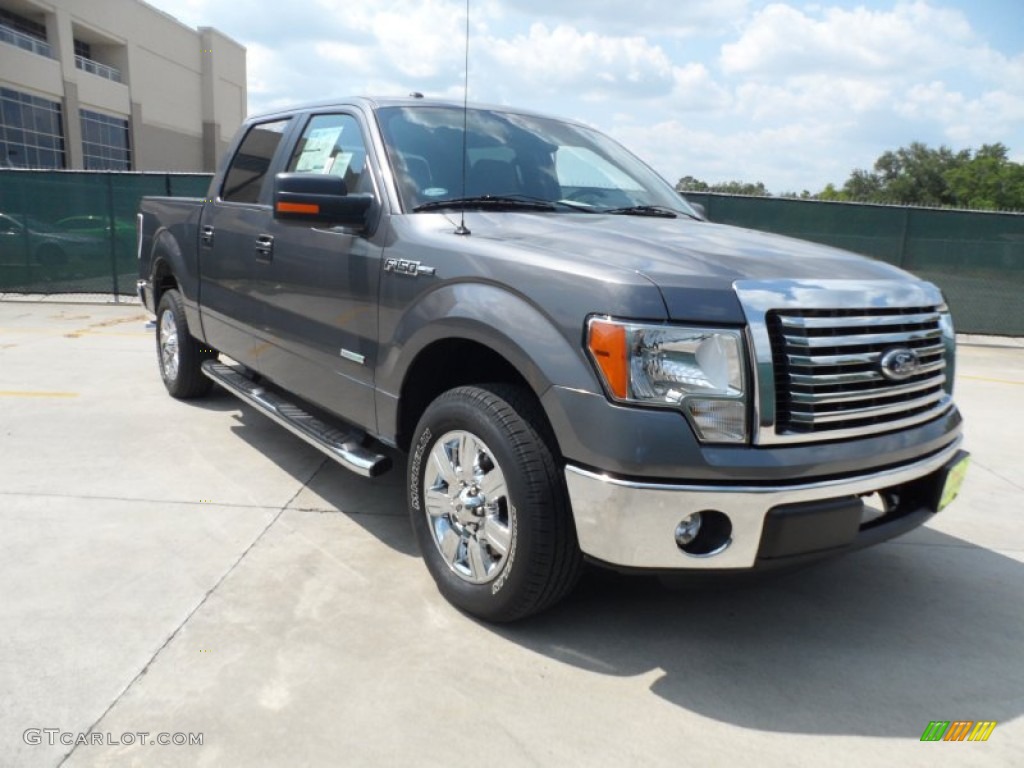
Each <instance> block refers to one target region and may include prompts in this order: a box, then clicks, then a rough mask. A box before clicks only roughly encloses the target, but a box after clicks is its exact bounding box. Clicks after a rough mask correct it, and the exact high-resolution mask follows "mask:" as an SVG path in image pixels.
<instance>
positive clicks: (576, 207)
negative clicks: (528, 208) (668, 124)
mask: <svg viewBox="0 0 1024 768" xmlns="http://www.w3.org/2000/svg"><path fill="white" fill-rule="evenodd" d="M377 117H378V121H379V123H380V127H381V132H382V134H383V137H384V142H385V144H386V145H387V151H388V156H389V158H390V160H391V165H392V167H393V168H394V170H395V177H396V181H397V182H398V187H399V192H400V194H401V196H402V206H403V208H404V209H405V210H406V211H412V210H415V209H417V208H419V207H420V206H423V209H424V210H427V209H432V210H436V209H437V208H439V207H444V205H443V204H444V201H446V200H451V201H457V200H461V199H465V198H477V199H479V198H482V197H498V198H506V199H515V198H521V199H522V200H525V201H533V202H549V203H552V204H553V205H552V206H551V209H550V210H556V211H559V212H569V213H571V212H589V213H600V212H603V211H621V210H623V209H633V208H636V207H654V208H663V209H667V210H669V211H677V212H679V213H681V214H684V215H687V216H695V215H696V214H695V213H694V212H693V210H692V209H691V208H690V207H689V206H688V205H687V203H686V201H685V200H683V198H682V197H680V196H679V194H677V193H676V191H675V190H674V189H672V187H671V186H669V185H668V184H667V183H666V182H665V181H664V180H663V179H662V178H660V177H659V176H658V175H657V174H656V173H654V172H653V171H652V170H651V169H650V168H648V167H647V166H646V165H644V164H643V163H642V162H640V161H639V160H638V159H637V158H636V157H634V156H633V155H632V154H630V153H629V152H628V151H627V150H625V149H624V148H623V147H622V146H620V145H619V144H617V143H615V142H614V141H612V140H611V139H609V138H608V137H606V136H604V135H602V134H600V133H598V132H597V131H594V130H591V129H589V128H585V127H583V126H579V125H574V124H571V123H564V122H561V121H559V120H553V119H550V118H544V117H536V116H533V115H522V114H516V113H511V112H498V111H494V110H487V109H470V110H469V111H468V114H466V115H465V119H466V124H467V125H468V130H467V133H466V142H465V147H466V164H465V170H466V179H465V184H463V178H462V173H463V163H462V161H461V156H462V148H463V141H462V133H463V119H464V115H463V110H462V109H461V108H456V107H428V106H423V107H385V108H382V109H380V110H378V112H377ZM558 203H561V204H562V205H555V204H558ZM453 207H457V205H454V204H453ZM535 209H536V207H535Z"/></svg>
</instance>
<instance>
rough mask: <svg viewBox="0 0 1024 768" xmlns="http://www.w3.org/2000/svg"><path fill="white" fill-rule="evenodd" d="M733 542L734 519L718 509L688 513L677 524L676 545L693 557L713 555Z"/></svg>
mask: <svg viewBox="0 0 1024 768" xmlns="http://www.w3.org/2000/svg"><path fill="white" fill-rule="evenodd" d="M730 544H732V521H731V520H729V516H728V515H726V514H724V513H722V512H719V511H718V510H717V509H704V510H701V511H700V512H694V513H693V514H690V515H687V516H686V517H684V518H683V519H682V520H680V521H679V525H677V526H676V546H677V547H679V549H681V550H682V551H683V552H685V553H686V554H688V555H692V556H693V557H711V556H712V555H717V554H720V553H722V552H724V551H725V550H726V549H727V548H728V547H729V545H730Z"/></svg>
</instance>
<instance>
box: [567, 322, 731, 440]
mask: <svg viewBox="0 0 1024 768" xmlns="http://www.w3.org/2000/svg"><path fill="white" fill-rule="evenodd" d="M587 348H588V349H589V350H590V354H591V356H592V358H593V360H594V363H595V364H596V365H597V368H598V370H599V371H600V372H601V377H602V378H603V379H604V383H605V386H606V387H607V388H608V391H609V392H610V393H611V395H612V397H614V398H615V399H616V400H619V401H620V402H624V403H635V404H638V405H659V406H664V407H676V408H681V409H682V410H683V412H684V413H685V414H686V415H687V417H688V418H689V419H690V423H691V424H693V426H694V429H695V430H696V432H697V436H698V437H699V438H700V439H701V440H702V441H705V442H716V443H742V442H746V440H747V403H746V391H745V387H744V376H743V357H742V349H743V344H742V341H741V334H740V332H739V331H734V330H721V329H717V328H680V327H675V326H670V325H643V324H640V323H628V322H622V321H617V320H611V319H608V318H598V317H595V318H591V319H590V321H589V322H588V323H587Z"/></svg>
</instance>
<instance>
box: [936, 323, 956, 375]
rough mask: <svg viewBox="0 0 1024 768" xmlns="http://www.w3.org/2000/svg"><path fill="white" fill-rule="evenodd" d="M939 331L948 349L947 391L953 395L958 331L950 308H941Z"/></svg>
mask: <svg viewBox="0 0 1024 768" xmlns="http://www.w3.org/2000/svg"><path fill="white" fill-rule="evenodd" d="M939 329H940V330H941V331H942V344H943V346H945V348H946V370H945V374H946V384H945V387H944V388H945V390H946V392H947V393H948V394H950V395H952V394H953V379H954V378H955V377H956V330H955V329H954V328H953V316H952V315H951V314H950V313H949V307H947V306H946V305H945V304H943V305H942V306H941V307H939Z"/></svg>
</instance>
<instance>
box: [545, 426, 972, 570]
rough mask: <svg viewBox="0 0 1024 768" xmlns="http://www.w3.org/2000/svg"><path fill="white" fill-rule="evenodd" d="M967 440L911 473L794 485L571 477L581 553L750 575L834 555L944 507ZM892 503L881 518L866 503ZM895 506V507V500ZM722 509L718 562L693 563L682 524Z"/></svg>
mask: <svg viewBox="0 0 1024 768" xmlns="http://www.w3.org/2000/svg"><path fill="white" fill-rule="evenodd" d="M961 442H962V439H961V438H959V437H958V438H957V439H956V440H955V441H953V442H952V443H950V444H949V445H947V446H946V447H945V448H943V449H942V450H940V451H938V452H936V453H933V454H931V455H929V456H928V457H927V458H924V459H920V460H918V461H915V462H913V463H910V464H905V465H902V466H899V467H896V468H892V469H886V470H881V471H875V472H871V473H869V474H865V475H858V476H855V477H847V478H843V479H838V480H818V481H815V482H808V483H800V484H793V485H781V484H777V485H754V486H746V487H738V486H725V485H719V486H713V485H703V484H702V485H678V484H663V483H653V482H636V481H629V480H621V479H616V478H612V477H609V476H607V475H603V474H599V473H596V472H592V471H588V470H585V469H581V468H579V467H575V466H572V465H570V466H568V467H566V470H565V475H566V482H567V485H568V489H569V496H570V499H571V502H572V509H573V516H574V518H575V521H576V531H577V534H578V536H579V542H580V548H581V549H582V550H583V552H584V554H586V555H587V556H588V557H590V558H591V559H593V560H597V561H600V562H603V563H606V564H609V565H613V566H617V567H622V568H649V569H659V570H680V569H744V568H754V567H770V566H772V565H779V564H781V563H784V562H795V561H799V560H804V559H813V558H815V557H821V556H828V555H831V554H838V553H840V552H843V551H846V550H852V549H858V548H860V547H863V546H868V545H870V544H875V543H877V542H880V541H884V540H886V539H889V538H892V537H893V536H897V535H900V534H901V533H905V532H906V531H908V530H911V529H912V528H914V527H916V526H918V525H920V524H921V523H923V522H924V521H925V520H927V519H928V518H929V517H930V516H931V515H932V514H934V513H935V512H936V511H937V510H938V507H939V498H940V496H941V495H942V493H943V485H944V481H945V476H946V474H947V468H948V467H949V466H951V465H952V464H953V463H954V462H957V461H959V460H960V459H962V458H966V455H967V454H966V453H964V452H963V451H961V450H960V444H961ZM876 492H885V493H886V495H887V497H888V498H889V499H890V500H892V501H896V502H897V503H893V504H892V505H891V506H890V507H889V508H888V509H886V510H885V513H884V514H883V515H881V516H877V513H870V511H869V510H868V508H867V507H866V506H865V504H864V502H863V497H864V496H866V495H869V494H872V493H876ZM897 500H898V501H897ZM707 510H717V511H718V512H721V513H723V514H724V515H726V516H727V517H728V518H729V521H730V522H731V524H732V533H731V540H730V541H729V542H728V546H726V547H724V548H723V549H721V551H719V552H718V553H717V554H714V555H710V556H694V555H689V554H687V553H685V552H683V551H682V550H681V549H680V548H679V547H678V546H677V545H676V541H675V530H676V526H677V525H678V524H679V522H680V521H681V520H682V519H683V518H685V517H687V516H688V515H691V514H693V513H695V512H702V511H707Z"/></svg>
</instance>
